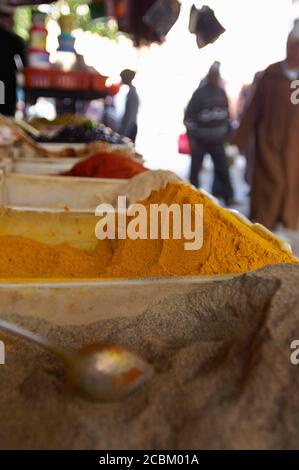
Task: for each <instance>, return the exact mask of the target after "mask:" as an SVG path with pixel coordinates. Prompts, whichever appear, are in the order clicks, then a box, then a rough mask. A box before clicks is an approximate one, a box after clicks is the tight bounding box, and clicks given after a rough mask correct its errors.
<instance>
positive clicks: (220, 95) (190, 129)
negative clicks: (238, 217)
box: [184, 62, 234, 205]
mask: <svg viewBox="0 0 299 470" xmlns="http://www.w3.org/2000/svg"><path fill="white" fill-rule="evenodd" d="M219 65H220V64H219V62H215V64H213V65H212V67H211V68H210V70H209V73H208V75H207V77H206V80H205V81H204V82H203V83H202V84H201V85H200V86H199V88H198V89H197V90H196V91H195V92H194V94H193V96H192V98H191V101H190V102H189V104H188V106H187V109H186V113H185V120H184V123H185V126H186V128H187V133H188V137H189V141H190V148H191V157H192V161H191V175H190V181H191V183H192V184H193V185H194V186H196V187H198V186H199V181H198V175H199V172H200V170H201V167H202V163H203V159H204V156H205V154H210V155H211V158H212V160H213V163H214V172H215V174H214V183H213V188H212V193H213V195H214V196H215V197H218V198H221V199H223V200H224V202H225V203H226V205H231V204H233V201H234V191H233V188H232V184H231V179H230V175H229V168H228V162H227V157H226V154H225V148H224V143H225V141H226V139H227V137H228V134H229V130H230V120H229V107H228V99H227V96H226V93H225V91H224V89H223V87H222V86H221V84H220V83H221V77H220V72H219Z"/></svg>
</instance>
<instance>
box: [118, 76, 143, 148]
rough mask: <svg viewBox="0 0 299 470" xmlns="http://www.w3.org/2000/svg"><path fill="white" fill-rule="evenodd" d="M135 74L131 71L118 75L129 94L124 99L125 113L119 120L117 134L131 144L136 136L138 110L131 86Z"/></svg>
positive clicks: (137, 99)
mask: <svg viewBox="0 0 299 470" xmlns="http://www.w3.org/2000/svg"><path fill="white" fill-rule="evenodd" d="M135 75H136V73H135V72H133V70H129V69H126V70H123V71H122V72H121V74H120V76H121V79H122V83H123V85H127V86H128V87H129V92H128V94H127V98H126V104H125V112H124V115H123V117H122V119H121V123H120V127H119V133H120V134H121V135H124V136H126V137H129V139H131V140H132V141H133V142H135V140H136V136H137V131H138V128H137V115H138V110H139V97H138V94H137V91H136V88H135V87H134V85H133V84H132V82H133V80H134V78H135Z"/></svg>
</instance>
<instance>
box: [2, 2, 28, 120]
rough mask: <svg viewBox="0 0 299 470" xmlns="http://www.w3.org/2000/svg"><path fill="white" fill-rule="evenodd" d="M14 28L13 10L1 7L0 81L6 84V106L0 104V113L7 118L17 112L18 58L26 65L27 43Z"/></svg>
mask: <svg viewBox="0 0 299 470" xmlns="http://www.w3.org/2000/svg"><path fill="white" fill-rule="evenodd" d="M12 28H13V10H12V9H11V8H8V7H4V6H2V7H0V44H1V67H0V81H1V82H2V83H3V84H4V104H2V103H1V104H0V113H2V114H4V115H6V116H14V114H15V112H16V103H17V79H16V73H17V66H16V60H15V58H16V56H19V57H20V59H21V61H22V64H23V66H25V65H26V53H25V43H24V41H23V40H22V39H21V38H20V37H19V36H17V35H16V34H14V33H13V32H12Z"/></svg>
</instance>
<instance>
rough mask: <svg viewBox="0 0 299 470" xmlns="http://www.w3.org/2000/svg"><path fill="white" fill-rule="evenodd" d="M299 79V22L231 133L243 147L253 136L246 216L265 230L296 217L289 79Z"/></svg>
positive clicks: (292, 223)
mask: <svg viewBox="0 0 299 470" xmlns="http://www.w3.org/2000/svg"><path fill="white" fill-rule="evenodd" d="M297 79H299V22H296V24H295V27H294V29H293V30H292V31H291V33H290V34H289V37H288V41H287V57H286V60H284V61H283V62H279V63H276V64H272V65H270V66H269V67H268V68H267V69H266V71H265V72H264V73H263V75H262V76H261V78H260V79H259V81H258V83H257V85H256V89H255V92H254V94H253V96H252V98H251V100H250V102H249V104H248V107H247V109H246V110H245V112H244V115H243V117H242V119H241V123H240V127H239V129H238V130H237V131H236V133H235V135H234V136H233V138H232V143H233V144H236V145H237V146H238V147H239V149H240V150H241V151H242V152H243V151H244V150H245V149H246V147H247V145H248V143H249V142H250V139H251V138H252V136H253V137H254V142H255V149H254V162H253V177H252V191H251V215H250V217H251V219H252V220H253V221H254V222H259V223H261V224H263V225H265V226H266V227H268V228H269V229H270V230H275V229H276V228H277V225H278V224H279V223H280V224H283V226H284V227H286V228H288V229H297V228H298V220H299V105H295V104H293V103H292V101H291V94H292V89H291V83H292V81H293V80H297Z"/></svg>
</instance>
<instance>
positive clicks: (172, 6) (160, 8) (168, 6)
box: [143, 0, 181, 39]
mask: <svg viewBox="0 0 299 470" xmlns="http://www.w3.org/2000/svg"><path fill="white" fill-rule="evenodd" d="M180 11H181V4H180V3H179V2H178V1H177V0H156V2H155V3H154V4H153V6H152V7H151V8H150V9H149V10H148V12H147V13H146V14H145V16H144V17H143V21H144V23H145V24H147V25H148V26H149V27H150V28H152V29H153V30H154V31H155V32H156V33H157V34H158V35H159V36H160V37H161V39H162V38H164V37H165V36H166V34H167V33H169V31H170V30H171V28H172V27H173V25H174V24H175V23H176V21H177V19H178V17H179V14H180Z"/></svg>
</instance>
